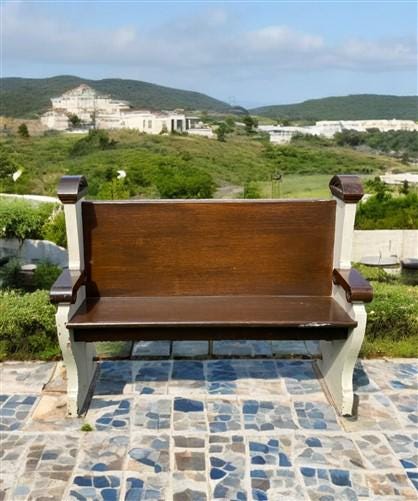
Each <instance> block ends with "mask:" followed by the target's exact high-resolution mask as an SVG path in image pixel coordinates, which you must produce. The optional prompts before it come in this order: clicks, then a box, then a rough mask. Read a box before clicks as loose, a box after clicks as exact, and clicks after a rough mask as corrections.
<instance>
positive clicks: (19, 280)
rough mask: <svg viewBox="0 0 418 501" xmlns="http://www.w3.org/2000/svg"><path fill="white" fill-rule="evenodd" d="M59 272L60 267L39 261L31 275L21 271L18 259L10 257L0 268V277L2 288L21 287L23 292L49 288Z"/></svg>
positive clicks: (16, 288)
mask: <svg viewBox="0 0 418 501" xmlns="http://www.w3.org/2000/svg"><path fill="white" fill-rule="evenodd" d="M60 273H61V268H60V267H59V266H57V265H55V264H51V263H48V262H43V263H39V264H38V265H37V267H36V269H35V271H34V272H33V275H32V276H31V277H29V280H28V277H27V276H24V275H22V273H21V262H20V261H19V259H17V258H14V259H11V260H10V261H9V262H8V263H7V264H5V265H4V266H3V267H2V268H1V272H0V278H1V280H2V284H1V285H2V288H3V289H15V290H18V289H21V290H22V291H25V292H30V291H34V290H37V289H45V290H49V289H50V288H51V286H52V284H53V283H54V282H55V280H56V279H57V278H58V276H59V275H60Z"/></svg>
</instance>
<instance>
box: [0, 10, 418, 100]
mask: <svg viewBox="0 0 418 501" xmlns="http://www.w3.org/2000/svg"><path fill="white" fill-rule="evenodd" d="M0 3H1V6H0V9H1V68H0V69H1V75H2V76H3V77H8V76H19V77H31V78H41V77H49V76H54V75H62V74H66V75H77V76H80V77H84V78H91V79H101V78H131V79H135V80H142V81H146V82H153V83H158V84H160V85H166V86H169V87H176V88H181V89H188V90H195V91H199V92H204V93H206V94H209V95H210V96H213V97H216V98H218V99H221V100H223V101H227V102H229V103H230V104H233V105H241V106H246V107H255V106H262V105H269V104H284V103H293V102H300V101H303V100H306V99H313V98H320V97H326V96H340V95H347V94H362V93H373V94H395V95H416V94H417V93H418V92H417V61H418V56H417V40H418V37H417V23H418V16H417V6H418V2H416V1H415V0H414V1H402V0H396V1H390V2H388V1H384V0H377V1H368V2H366V1H343V0H336V1H298V0H293V1H279V0H276V1H252V2H250V1H233V0H229V1H197V0H195V1H190V0H186V1H182V2H179V1H164V2H162V1H158V0H153V1H95V0H89V1H68V0H67V1H61V0H49V1H48V0H44V1H36V0H29V1H20V0H17V1H14V0H0Z"/></svg>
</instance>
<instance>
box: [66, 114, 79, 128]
mask: <svg viewBox="0 0 418 501" xmlns="http://www.w3.org/2000/svg"><path fill="white" fill-rule="evenodd" d="M68 120H69V122H70V124H71V127H80V125H81V118H80V117H79V116H77V115H76V114H74V113H72V114H71V115H69V116H68Z"/></svg>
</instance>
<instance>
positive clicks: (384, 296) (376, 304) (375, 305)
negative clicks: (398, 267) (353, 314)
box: [366, 282, 418, 341]
mask: <svg viewBox="0 0 418 501" xmlns="http://www.w3.org/2000/svg"><path fill="white" fill-rule="evenodd" d="M373 288H374V299H373V301H372V302H371V303H370V304H369V305H368V306H367V310H368V319H367V331H366V336H367V339H368V340H369V341H374V340H380V339H382V338H386V339H389V340H391V341H401V340H403V339H405V338H411V339H414V338H415V339H417V336H418V289H417V288H416V287H413V286H410V287H408V286H405V285H400V284H384V283H381V282H374V283H373Z"/></svg>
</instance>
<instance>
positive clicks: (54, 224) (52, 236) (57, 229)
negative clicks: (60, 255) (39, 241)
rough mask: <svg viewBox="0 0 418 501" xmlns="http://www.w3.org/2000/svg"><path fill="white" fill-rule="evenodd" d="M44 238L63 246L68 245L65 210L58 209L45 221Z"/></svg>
mask: <svg viewBox="0 0 418 501" xmlns="http://www.w3.org/2000/svg"><path fill="white" fill-rule="evenodd" d="M42 238H43V239H44V240H49V241H50V242H54V243H55V244H57V245H60V246H61V247H67V232H66V228H65V216H64V211H63V210H59V211H56V212H55V213H53V214H52V216H51V217H50V218H49V219H48V220H47V221H46V222H45V224H44V226H43V228H42Z"/></svg>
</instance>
